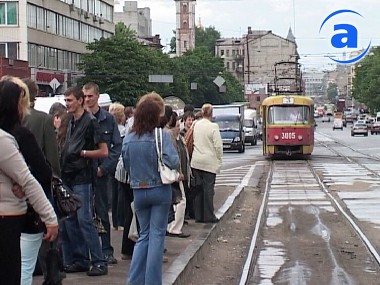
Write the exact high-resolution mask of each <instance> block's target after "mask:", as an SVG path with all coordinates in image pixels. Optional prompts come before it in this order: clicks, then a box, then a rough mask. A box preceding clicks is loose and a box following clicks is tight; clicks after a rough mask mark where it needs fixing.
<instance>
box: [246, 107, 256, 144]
mask: <svg viewBox="0 0 380 285" xmlns="http://www.w3.org/2000/svg"><path fill="white" fill-rule="evenodd" d="M244 133H245V142H246V143H251V145H257V111H256V110H254V109H245V110H244Z"/></svg>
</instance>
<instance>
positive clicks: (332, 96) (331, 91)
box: [327, 83, 338, 103]
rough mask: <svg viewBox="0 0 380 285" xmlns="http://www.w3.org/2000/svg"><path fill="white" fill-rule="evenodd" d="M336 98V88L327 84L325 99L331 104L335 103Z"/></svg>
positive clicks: (334, 84)
mask: <svg viewBox="0 0 380 285" xmlns="http://www.w3.org/2000/svg"><path fill="white" fill-rule="evenodd" d="M337 96H338V86H337V84H336V83H329V86H328V87H327V98H328V99H329V101H330V102H331V103H336V97H337Z"/></svg>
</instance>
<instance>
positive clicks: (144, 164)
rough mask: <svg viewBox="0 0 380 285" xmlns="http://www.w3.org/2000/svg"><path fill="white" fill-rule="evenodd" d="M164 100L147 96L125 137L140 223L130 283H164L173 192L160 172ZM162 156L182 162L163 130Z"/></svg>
mask: <svg viewBox="0 0 380 285" xmlns="http://www.w3.org/2000/svg"><path fill="white" fill-rule="evenodd" d="M163 111H164V101H163V99H162V98H161V97H160V96H159V95H158V94H157V93H150V94H147V95H144V96H143V97H142V98H141V99H140V101H139V102H138V104H137V106H136V110H135V114H134V124H133V127H132V131H131V132H130V133H129V134H128V135H127V136H126V137H125V138H124V142H123V148H122V156H123V161H124V167H125V169H126V170H127V172H128V173H129V175H130V185H131V188H132V189H133V195H134V206H135V211H136V215H137V219H138V221H139V225H140V233H139V235H140V236H139V239H138V241H137V243H136V245H135V249H134V251H133V256H132V262H131V266H130V269H129V274H128V281H127V284H129V285H148V284H152V285H153V284H154V285H160V284H162V268H161V266H158V265H160V264H162V259H163V254H164V241H165V233H166V227H167V225H168V213H169V207H170V204H171V201H172V191H171V186H170V185H169V184H162V181H161V178H160V173H159V172H158V164H157V158H158V156H157V151H156V144H155V135H154V129H155V128H156V127H157V126H158V125H159V120H160V116H162V115H163ZM162 142H163V143H162V145H163V150H162V152H163V153H162V155H163V160H164V163H165V164H166V165H167V166H168V167H169V168H171V169H175V168H177V167H178V165H179V158H178V154H177V151H176V150H175V148H174V145H173V143H172V142H171V138H170V135H169V134H168V133H166V131H164V132H163V136H162Z"/></svg>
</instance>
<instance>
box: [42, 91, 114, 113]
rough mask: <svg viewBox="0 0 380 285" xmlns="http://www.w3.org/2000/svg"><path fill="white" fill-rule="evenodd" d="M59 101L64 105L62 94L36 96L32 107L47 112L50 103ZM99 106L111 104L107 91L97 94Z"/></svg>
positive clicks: (103, 106) (105, 106)
mask: <svg viewBox="0 0 380 285" xmlns="http://www.w3.org/2000/svg"><path fill="white" fill-rule="evenodd" d="M56 102H59V103H61V104H62V105H63V106H66V103H65V99H64V96H63V95H55V96H54V97H36V101H35V103H34V109H36V110H39V111H42V112H45V113H49V110H50V107H51V105H53V104H54V103H56ZM98 102H99V106H100V107H102V108H106V109H108V107H109V105H111V103H112V101H111V97H110V95H108V94H107V93H103V94H99V101H98Z"/></svg>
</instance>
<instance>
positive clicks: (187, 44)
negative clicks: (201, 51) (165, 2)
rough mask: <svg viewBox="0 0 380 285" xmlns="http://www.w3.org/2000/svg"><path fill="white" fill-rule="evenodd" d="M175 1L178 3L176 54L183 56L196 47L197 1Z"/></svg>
mask: <svg viewBox="0 0 380 285" xmlns="http://www.w3.org/2000/svg"><path fill="white" fill-rule="evenodd" d="M174 1H175V2H176V54H177V56H181V55H183V54H184V53H185V52H186V51H188V50H191V49H193V48H194V47H195V2H196V0H174Z"/></svg>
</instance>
